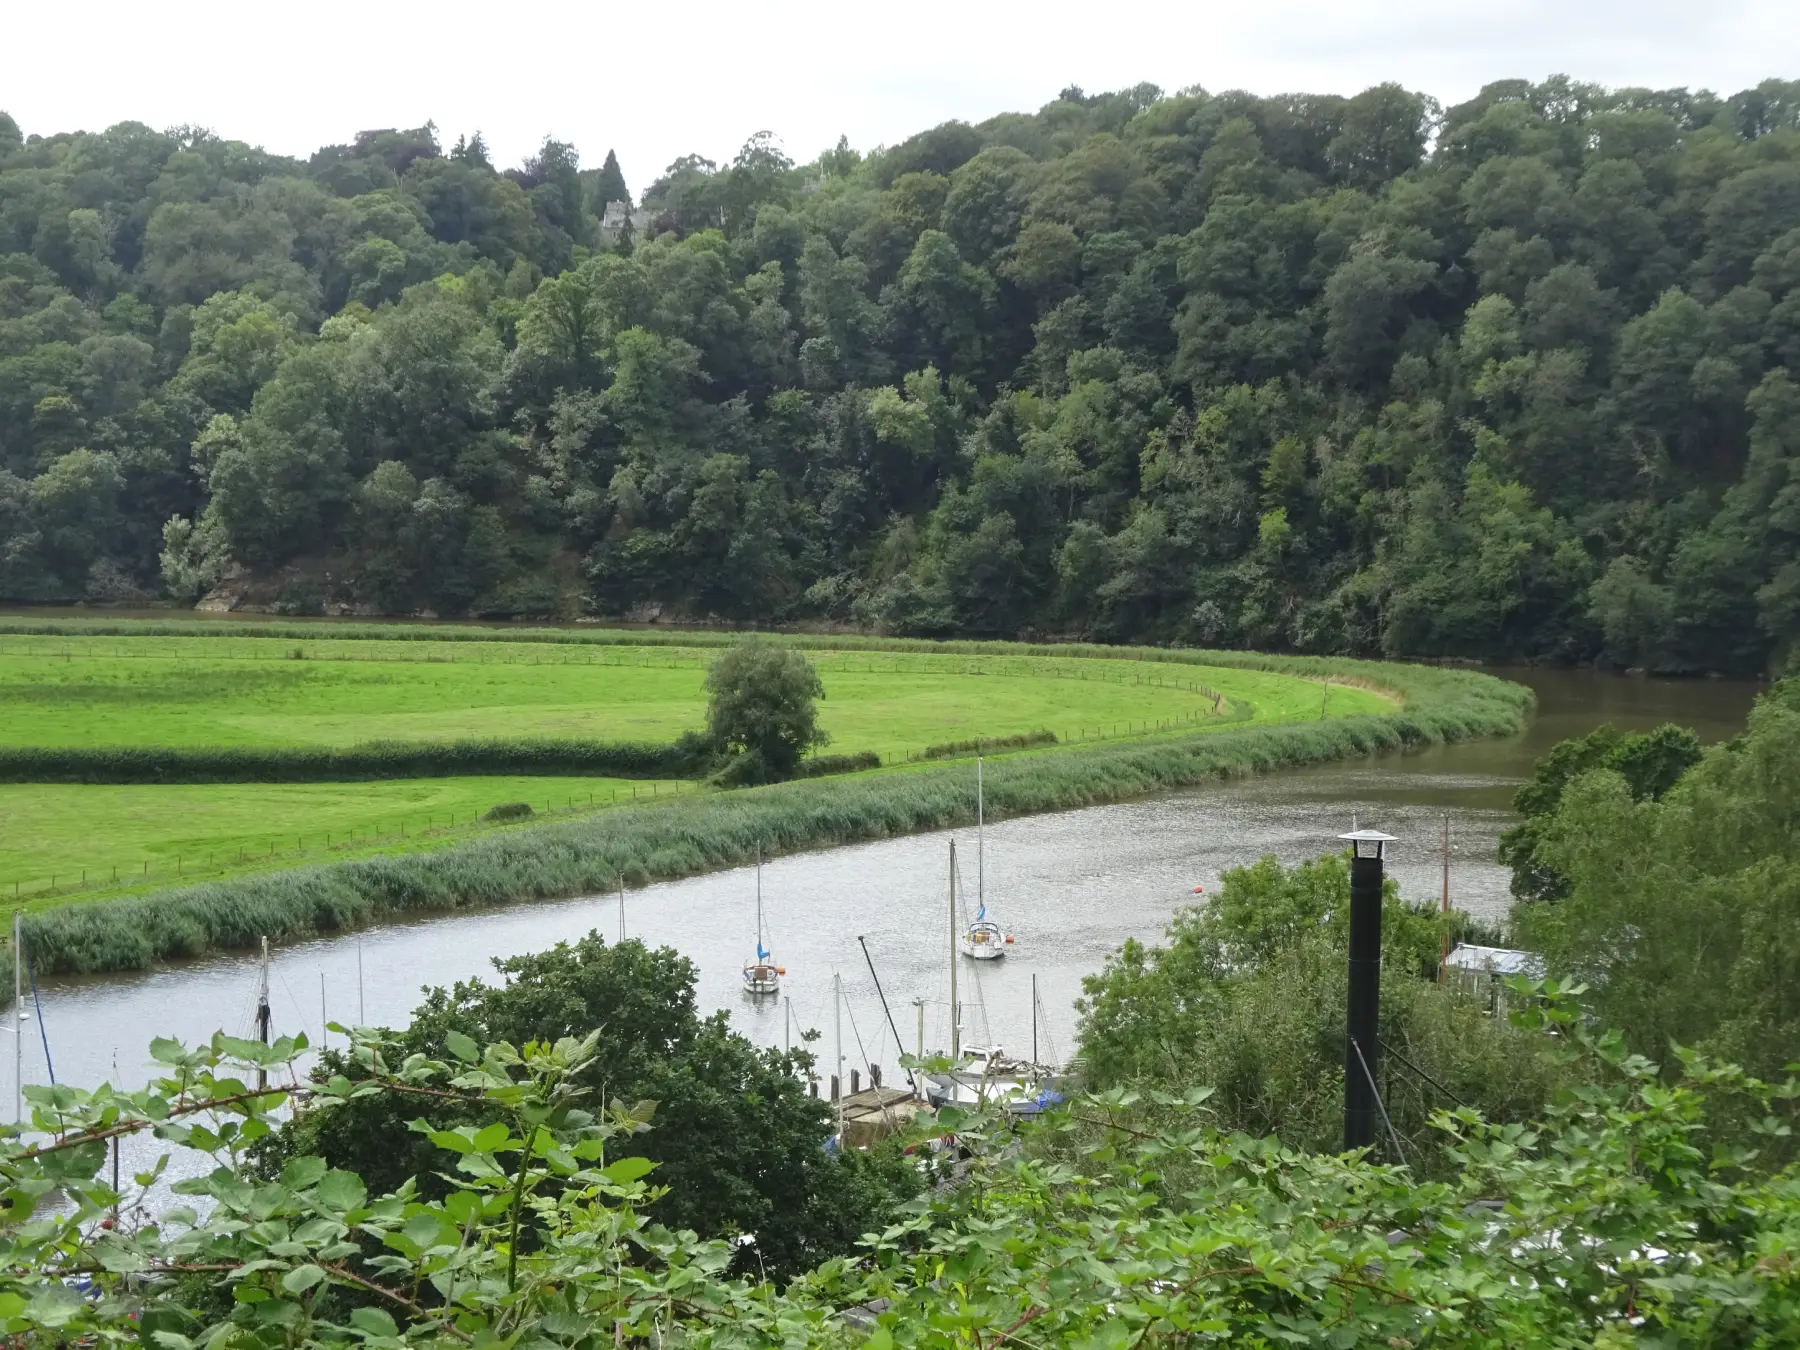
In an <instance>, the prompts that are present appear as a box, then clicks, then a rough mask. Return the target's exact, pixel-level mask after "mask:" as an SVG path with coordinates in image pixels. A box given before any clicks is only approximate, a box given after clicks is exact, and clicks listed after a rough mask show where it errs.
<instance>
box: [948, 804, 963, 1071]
mask: <svg viewBox="0 0 1800 1350" xmlns="http://www.w3.org/2000/svg"><path fill="white" fill-rule="evenodd" d="M959 1013H960V1009H958V1007H957V1006H956V840H955V839H954V838H952V839H951V840H950V1062H951V1064H952V1066H954V1065H955V1063H956V1061H957V1060H958V1059H960V1058H961V1057H962V1028H961V1027H960V1026H958V1025H957V1019H958V1015H959Z"/></svg>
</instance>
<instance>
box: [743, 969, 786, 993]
mask: <svg viewBox="0 0 1800 1350" xmlns="http://www.w3.org/2000/svg"><path fill="white" fill-rule="evenodd" d="M744 992H745V993H746V994H749V995H751V996H752V997H753V998H767V997H769V996H770V995H771V994H779V993H780V992H781V972H780V971H779V970H778V969H776V968H775V967H774V966H764V965H749V966H745V967H744Z"/></svg>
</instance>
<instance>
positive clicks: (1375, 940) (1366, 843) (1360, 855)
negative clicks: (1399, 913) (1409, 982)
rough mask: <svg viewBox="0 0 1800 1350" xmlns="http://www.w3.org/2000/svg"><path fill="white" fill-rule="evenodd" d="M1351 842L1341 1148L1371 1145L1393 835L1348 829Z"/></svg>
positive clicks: (1344, 835)
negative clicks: (1386, 868) (1386, 872)
mask: <svg viewBox="0 0 1800 1350" xmlns="http://www.w3.org/2000/svg"><path fill="white" fill-rule="evenodd" d="M1338 838H1339V839H1345V840H1348V841H1349V843H1350V988H1349V998H1348V999H1347V1000H1346V1003H1345V1019H1344V1021H1345V1025H1344V1148H1345V1150H1346V1151H1350V1150H1353V1149H1359V1148H1367V1147H1368V1146H1369V1145H1370V1144H1373V1143H1374V1142H1375V1123H1376V1110H1377V1101H1376V1093H1375V1084H1376V1082H1377V1079H1376V1076H1375V1074H1376V1069H1377V1067H1378V1065H1379V1063H1380V1060H1381V1039H1380V1025H1381V882H1382V873H1383V868H1382V862H1383V859H1382V853H1383V850H1384V849H1385V848H1386V846H1387V845H1389V844H1391V843H1393V842H1394V836H1393V835H1391V834H1383V833H1382V832H1381V831H1380V830H1352V831H1351V832H1350V833H1349V834H1340V835H1339V836H1338Z"/></svg>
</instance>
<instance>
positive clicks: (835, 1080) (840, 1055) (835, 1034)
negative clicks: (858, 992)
mask: <svg viewBox="0 0 1800 1350" xmlns="http://www.w3.org/2000/svg"><path fill="white" fill-rule="evenodd" d="M831 1021H832V1032H831V1039H832V1045H833V1047H834V1048H835V1049H836V1051H837V1070H836V1072H835V1073H834V1074H833V1075H832V1078H831V1084H832V1091H831V1100H832V1101H833V1102H837V1101H839V1100H841V1099H842V1098H843V1095H844V977H843V976H842V975H839V974H838V973H837V972H836V971H833V972H832V975H831Z"/></svg>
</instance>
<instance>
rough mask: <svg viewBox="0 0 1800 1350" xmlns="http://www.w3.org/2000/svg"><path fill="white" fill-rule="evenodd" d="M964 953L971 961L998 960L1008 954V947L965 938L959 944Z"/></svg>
mask: <svg viewBox="0 0 1800 1350" xmlns="http://www.w3.org/2000/svg"><path fill="white" fill-rule="evenodd" d="M959 945H960V946H961V948H962V954H963V955H964V956H966V957H968V958H969V959H970V960H971V961H998V960H999V959H1000V958H1001V957H1003V956H1005V955H1006V948H1005V947H1001V946H996V945H995V944H994V943H991V942H970V941H969V940H968V939H967V938H964V939H963V940H962V942H961V943H960V944H959Z"/></svg>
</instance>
